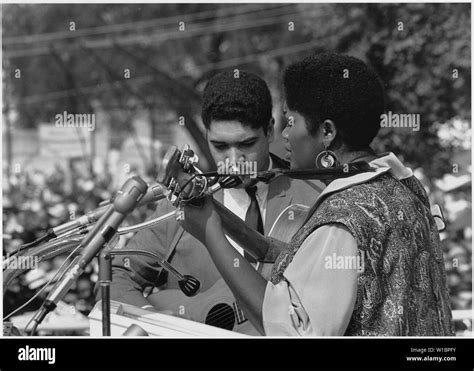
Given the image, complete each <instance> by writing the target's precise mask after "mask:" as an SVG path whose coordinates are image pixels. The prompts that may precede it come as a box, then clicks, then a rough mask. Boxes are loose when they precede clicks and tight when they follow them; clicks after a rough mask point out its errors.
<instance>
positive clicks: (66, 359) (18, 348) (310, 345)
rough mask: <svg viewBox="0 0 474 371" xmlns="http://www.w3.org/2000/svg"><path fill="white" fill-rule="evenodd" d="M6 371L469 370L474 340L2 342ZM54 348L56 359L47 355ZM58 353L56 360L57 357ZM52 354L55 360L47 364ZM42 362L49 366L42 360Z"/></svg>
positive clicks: (1, 363)
mask: <svg viewBox="0 0 474 371" xmlns="http://www.w3.org/2000/svg"><path fill="white" fill-rule="evenodd" d="M0 349H1V357H0V369H1V370H2V371H4V370H10V369H12V370H17V369H21V370H25V369H30V368H31V369H33V368H34V369H83V370H85V369H91V368H92V369H94V368H100V369H107V368H115V369H133V370H136V369H144V368H149V369H151V368H153V369H156V370H164V369H180V368H187V369H193V370H195V369H197V368H204V369H214V368H215V369H228V368H231V369H248V368H251V369H252V368H254V369H255V368H258V369H262V368H264V369H265V368H269V369H287V370H295V369H303V368H306V369H313V370H319V369H324V368H326V369H335V368H338V369H342V368H345V369H354V368H364V369H367V368H376V369H387V368H389V369H429V370H435V369H449V370H456V369H469V370H472V369H473V368H474V357H473V355H472V350H473V349H474V339H472V338H469V339H467V338H444V339H439V338H430V339H426V338H414V339H407V338H397V339H386V338H366V339H361V338H358V339H354V338H344V339H341V338H338V339H335V338H324V339H308V338H299V339H295V338H285V339H275V338H273V339H272V338H253V339H161V338H120V339H116V338H107V339H105V338H102V339H101V338H54V339H53V338H47V337H43V338H26V337H25V338H3V339H0ZM48 349H49V350H50V352H49V353H48ZM53 349H54V360H53V359H52V358H53V356H52V353H53V351H52V350H53ZM48 355H49V356H50V357H49V361H48ZM40 356H42V357H43V358H44V359H43V360H37V359H36V360H35V358H39V357H40Z"/></svg>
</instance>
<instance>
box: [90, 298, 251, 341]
mask: <svg viewBox="0 0 474 371" xmlns="http://www.w3.org/2000/svg"><path fill="white" fill-rule="evenodd" d="M89 321H90V336H92V337H102V336H103V335H102V302H101V301H99V302H97V303H96V305H95V306H94V308H93V309H92V311H91V312H90V314H89ZM110 323H111V330H110V333H111V336H112V337H122V335H123V333H124V332H125V331H126V330H127V329H128V328H129V327H130V326H131V325H133V324H135V325H138V326H140V327H141V328H142V329H143V330H145V331H146V332H147V333H148V335H149V336H162V337H180V338H183V337H206V338H207V337H220V338H229V337H235V338H237V337H239V338H240V337H247V336H246V335H244V334H241V333H238V332H234V331H228V330H224V329H221V328H218V327H214V326H208V325H205V324H202V323H199V322H194V321H190V320H187V319H184V318H180V317H176V316H171V315H168V314H162V313H157V312H152V311H148V310H146V309H142V308H138V307H135V306H133V305H129V304H125V303H120V302H117V301H111V302H110Z"/></svg>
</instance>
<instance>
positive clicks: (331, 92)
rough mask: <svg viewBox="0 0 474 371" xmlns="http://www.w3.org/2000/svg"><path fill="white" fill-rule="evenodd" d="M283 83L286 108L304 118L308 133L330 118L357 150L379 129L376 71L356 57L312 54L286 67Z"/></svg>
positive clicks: (380, 108) (380, 95)
mask: <svg viewBox="0 0 474 371" xmlns="http://www.w3.org/2000/svg"><path fill="white" fill-rule="evenodd" d="M283 85H284V89H285V96H286V103H287V106H288V108H289V109H290V110H292V111H296V112H298V113H299V114H301V115H302V116H303V117H304V118H305V119H306V122H307V125H308V131H309V132H310V133H311V134H314V133H315V132H316V129H317V128H318V125H319V124H320V123H322V122H323V121H324V120H327V119H329V120H332V121H333V122H334V123H335V125H336V127H337V129H338V134H340V139H342V141H343V142H344V143H345V144H346V145H347V146H348V147H349V148H350V149H360V148H363V147H367V146H368V145H370V143H371V142H372V140H373V139H374V137H375V136H376V135H377V132H378V130H379V129H380V115H381V114H383V112H384V92H383V87H382V84H381V82H380V80H379V78H378V76H377V74H376V73H375V72H374V71H373V70H372V69H371V68H369V67H368V66H367V65H366V64H365V63H364V62H362V61H361V60H359V59H357V58H354V57H350V56H347V55H341V54H334V53H324V54H317V55H312V56H310V57H307V58H305V59H303V60H302V61H300V62H297V63H294V64H292V65H290V66H289V67H288V68H287V69H286V70H285V73H284V76H283Z"/></svg>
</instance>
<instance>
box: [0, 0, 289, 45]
mask: <svg viewBox="0 0 474 371" xmlns="http://www.w3.org/2000/svg"><path fill="white" fill-rule="evenodd" d="M269 5H270V6H267V7H263V8H262V4H259V5H257V6H255V5H254V4H251V5H249V6H237V7H233V8H218V9H212V10H206V11H202V12H197V13H187V14H181V15H175V16H169V17H161V18H154V19H149V20H146V21H136V22H128V23H121V24H113V25H105V26H98V27H88V28H83V29H79V30H76V31H74V32H71V31H69V30H67V31H58V32H49V33H42V34H37V35H22V36H12V37H7V38H5V39H4V40H3V45H4V46H9V45H15V44H33V43H34V44H38V43H42V42H51V41H57V40H64V39H74V38H78V37H84V36H91V35H92V36H95V35H101V34H110V33H114V32H124V31H137V30H139V29H142V28H148V27H157V26H164V25H171V24H176V23H178V22H180V21H184V22H195V21H197V20H202V19H206V18H210V17H212V16H216V15H217V16H219V17H232V16H236V15H242V14H245V13H251V12H261V11H270V10H275V9H286V8H288V7H290V6H293V5H291V4H274V5H273V6H272V4H269Z"/></svg>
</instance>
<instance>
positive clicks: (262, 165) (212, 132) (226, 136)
mask: <svg viewBox="0 0 474 371" xmlns="http://www.w3.org/2000/svg"><path fill="white" fill-rule="evenodd" d="M272 140H273V120H272V122H271V123H270V124H269V126H268V130H267V134H265V132H264V131H263V128H258V129H253V128H251V127H250V126H247V125H243V124H242V123H241V122H240V121H236V120H232V121H225V120H222V121H212V122H211V124H210V126H209V129H208V130H207V142H208V144H209V148H210V151H211V154H212V157H213V158H214V161H215V162H216V164H217V167H218V171H219V168H220V166H222V164H226V163H227V164H228V165H229V166H235V167H237V168H239V169H240V170H244V172H245V169H253V170H255V171H264V170H267V169H268V166H269V158H268V156H269V147H270V143H271V141H272Z"/></svg>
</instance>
